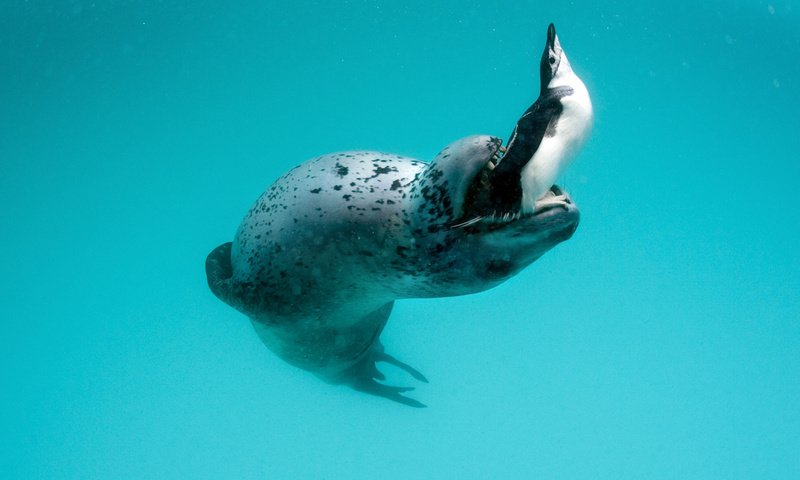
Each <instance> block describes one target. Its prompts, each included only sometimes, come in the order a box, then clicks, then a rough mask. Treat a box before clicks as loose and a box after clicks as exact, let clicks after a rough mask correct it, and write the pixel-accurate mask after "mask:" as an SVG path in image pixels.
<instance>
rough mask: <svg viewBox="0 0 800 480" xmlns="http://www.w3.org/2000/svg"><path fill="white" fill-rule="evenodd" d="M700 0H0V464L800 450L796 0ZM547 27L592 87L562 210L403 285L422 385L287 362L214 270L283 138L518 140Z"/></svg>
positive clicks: (335, 468) (625, 459) (47, 472)
mask: <svg viewBox="0 0 800 480" xmlns="http://www.w3.org/2000/svg"><path fill="white" fill-rule="evenodd" d="M697 3H698V2H688V1H687V2H678V3H673V4H670V5H666V4H665V5H662V6H647V5H645V4H643V3H642V2H632V1H619V2H605V3H602V2H599V3H598V2H570V3H569V4H565V2H553V4H549V3H546V2H505V1H503V2H494V3H491V4H479V3H463V2H437V3H435V4H434V5H431V4H430V3H429V2H421V1H407V2H402V3H401V2H371V1H352V2H340V3H334V2H321V3H315V2H302V3H295V4H293V5H292V6H291V8H290V7H288V6H287V5H285V4H282V3H277V2H272V1H267V2H252V1H251V2H235V3H232V4H230V3H223V2H181V3H178V2H176V3H170V2H94V3H93V2H82V1H77V0H76V1H69V2H47V1H42V2H19V1H10V2H3V3H2V4H1V5H0V202H2V203H1V205H2V207H0V222H2V235H1V236H0V242H2V243H0V245H2V247H3V252H4V256H3V261H2V262H0V264H1V265H2V266H0V273H2V281H1V282H2V283H0V286H2V292H3V294H2V298H3V299H4V302H3V303H4V304H5V309H4V312H3V314H2V317H1V318H2V324H3V334H2V335H1V336H0V338H1V340H0V345H2V350H1V351H0V355H2V357H0V358H2V364H3V368H2V373H1V374H0V375H2V377H0V384H1V385H2V387H1V388H0V402H1V404H0V406H2V408H1V409H0V422H2V423H1V424H0V425H1V428H0V431H2V437H1V438H0V445H2V447H0V471H3V472H4V474H3V476H4V477H5V478H20V479H53V478H59V479H60V478H69V479H72V478H76V479H77V478H81V479H83V478H237V479H238V478H276V479H284V478H285V479H289V478H325V479H361V478H363V479H372V478H441V479H449V478H458V479H471V478H475V479H482V478H520V479H523V478H524V479H527V478H566V479H569V478H610V479H622V478H631V479H633V478H648V479H662V478H663V479H676V478H680V479H689V478H697V479H708V478H720V479H722V478H724V479H740V478H741V479H744V478H764V479H794V478H800V381H798V379H800V273H798V272H800V254H798V252H797V244H798V240H800V234H799V232H800V229H799V227H800V218H798V213H797V209H796V208H795V205H796V203H797V202H796V199H794V200H793V197H792V195H794V194H795V193H796V191H797V188H798V187H797V185H798V184H800V162H798V158H800V157H799V156H798V151H799V150H800V135H798V133H797V125H798V122H797V112H798V111H800V94H799V93H798V92H800V61H799V60H800V13H798V10H799V9H800V5H797V4H796V2H782V1H776V2H773V3H766V2H722V1H719V2H705V4H704V5H696V4H697ZM550 21H553V22H555V24H556V26H557V27H558V31H559V36H560V39H561V42H562V45H563V47H564V49H565V51H566V52H567V53H568V55H569V58H570V61H571V63H572V65H573V67H574V68H575V69H576V71H577V72H578V73H579V74H580V75H581V77H582V78H583V79H584V81H585V83H586V84H587V87H588V88H589V91H590V92H591V94H592V97H593V101H594V106H595V115H596V123H595V130H594V134H593V137H592V139H591V140H590V142H589V143H588V144H587V146H586V147H585V149H584V150H583V151H582V153H581V155H580V157H579V158H578V159H577V161H576V163H575V164H574V165H573V167H572V168H571V169H570V171H569V172H568V173H567V175H566V177H565V178H564V179H563V180H562V181H561V182H560V183H561V184H562V185H564V186H565V187H566V188H567V190H568V191H569V192H570V193H571V195H572V197H573V199H574V200H575V201H576V202H577V203H578V205H579V206H580V207H581V212H582V217H581V219H582V220H581V225H580V227H579V228H578V231H577V232H576V234H575V236H574V237H573V238H572V239H571V240H570V241H568V242H566V243H564V244H562V245H560V246H558V247H557V248H556V249H554V250H553V251H551V252H550V253H548V254H547V255H545V257H543V258H542V259H540V260H539V261H538V262H536V263H535V264H534V265H532V266H531V267H530V268H528V269H527V270H525V271H524V272H523V273H521V274H520V275H518V276H517V277H515V278H513V279H512V280H511V281H509V282H507V283H506V284H504V285H502V286H500V287H498V288H495V289H493V290H490V291H488V292H485V293H482V294H479V295H473V296H467V297H458V298H448V299H432V300H424V301H423V300H407V301H401V302H398V303H397V305H396V307H395V311H394V313H393V314H392V315H393V316H392V319H391V320H390V322H389V325H388V327H387V329H386V331H385V333H384V334H383V340H384V343H385V344H386V346H387V350H388V351H391V352H393V353H394V354H396V355H397V356H398V357H399V358H402V359H403V360H406V361H408V362H409V363H411V364H412V365H414V366H415V367H417V368H419V369H420V370H421V371H423V372H424V373H425V374H426V376H427V377H428V378H429V379H430V384H429V385H422V386H420V387H419V388H418V389H417V390H416V391H415V392H413V396H414V397H415V398H417V399H419V400H421V401H423V402H424V403H426V404H427V405H428V406H429V408H427V409H423V410H419V409H412V408H408V407H405V406H402V405H398V404H395V403H392V402H388V401H385V400H383V399H379V398H376V397H371V396H367V395H364V394H359V393H357V392H354V391H351V390H349V389H346V388H343V387H335V386H330V385H327V384H325V383H323V382H321V381H319V380H317V379H315V378H314V377H313V376H311V375H310V374H307V373H304V372H302V371H300V370H296V369H294V368H292V367H290V366H288V365H287V364H285V363H283V362H281V361H280V360H279V359H278V358H277V357H275V356H274V355H273V354H271V353H270V352H269V351H268V350H267V349H265V348H264V347H263V346H262V344H261V342H260V341H259V339H258V338H257V337H256V335H255V334H254V332H253V331H252V328H251V326H250V325H249V322H248V321H247V320H246V318H245V317H243V316H242V315H241V314H239V313H237V312H236V311H234V310H233V309H231V308H229V307H228V306H226V305H224V304H223V303H222V302H220V301H219V300H217V299H216V298H215V297H214V296H213V295H211V293H210V292H209V291H208V288H207V286H206V280H205V274H204V270H203V262H204V259H205V256H206V254H207V253H208V252H209V251H210V250H211V248H213V247H214V246H216V245H218V244H220V243H222V242H225V241H229V240H230V239H231V238H232V236H233V234H234V232H235V229H236V227H237V225H238V223H239V221H240V220H241V218H242V216H243V215H244V213H245V212H246V210H247V208H248V207H249V206H250V204H251V203H252V202H253V201H254V200H255V199H256V198H257V197H258V195H259V194H260V193H261V192H262V191H263V189H264V188H265V187H266V186H268V185H269V184H270V183H271V182H272V181H273V180H274V179H275V178H277V177H278V176H279V175H280V174H281V173H282V172H284V171H286V170H288V169H289V168H291V167H292V166H294V165H296V164H297V163H299V162H301V161H303V160H305V159H307V158H309V157H312V156H315V155H317V154H320V153H325V152H330V151H336V150H346V149H355V148H368V149H376V150H384V151H390V152H397V153H401V154H405V155H410V156H415V157H418V158H422V159H430V158H432V157H433V156H434V155H435V154H436V153H437V152H438V151H439V149H441V148H442V147H443V146H444V145H446V144H448V143H450V142H451V141H453V140H455V139H457V138H460V137H463V136H466V135H469V134H473V133H488V134H495V135H500V136H504V137H505V136H507V135H508V134H509V133H510V131H511V128H512V127H513V125H514V122H515V121H516V119H517V118H518V116H519V115H520V113H522V111H524V110H525V108H527V106H528V105H529V104H530V103H531V102H532V101H533V100H534V99H535V97H536V95H537V93H538V74H537V69H536V63H537V62H538V58H539V55H540V52H541V48H542V46H543V43H544V36H545V29H546V27H547V24H548V23H549V22H550ZM388 373H389V376H390V379H392V377H393V376H395V377H397V378H399V379H401V381H403V382H406V381H407V377H404V376H402V375H400V374H397V372H392V371H388Z"/></svg>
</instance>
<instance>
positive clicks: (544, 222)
mask: <svg viewBox="0 0 800 480" xmlns="http://www.w3.org/2000/svg"><path fill="white" fill-rule="evenodd" d="M501 145H502V142H501V140H500V139H499V138H497V137H490V136H485V135H481V136H472V137H467V138H464V139H461V140H458V141H456V142H454V143H453V144H451V145H449V146H448V147H447V148H445V149H444V150H443V151H442V152H441V153H439V155H437V157H436V158H435V159H434V160H433V161H432V162H431V163H430V165H429V166H428V167H427V168H426V169H425V170H424V171H423V172H422V173H421V174H420V178H418V180H417V182H415V183H416V185H415V187H414V189H413V190H412V192H411V194H412V202H414V203H412V205H415V206H416V207H415V211H416V220H417V223H416V225H415V226H416V229H415V232H416V233H417V244H418V246H419V247H421V248H422V249H423V250H424V251H426V252H427V253H429V258H430V259H431V261H430V262H429V264H428V265H429V267H430V271H429V272H428V273H429V274H430V275H436V276H438V279H439V281H444V282H448V281H451V280H450V279H452V282H453V283H454V284H455V283H457V284H458V285H460V287H462V288H460V289H459V288H458V287H456V286H455V285H454V289H453V294H460V293H468V292H470V291H478V290H483V289H485V288H486V285H487V283H490V284H497V283H500V282H502V281H503V280H506V279H507V278H509V277H511V276H512V275H514V274H515V273H517V272H518V271H519V270H521V269H522V268H524V267H526V266H527V265H529V264H530V263H531V262H533V261H534V260H536V259H537V258H539V257H541V256H542V255H543V254H544V253H545V252H547V251H548V250H550V249H551V248H553V247H554V246H556V245H557V244H559V243H561V242H563V241H564V240H567V239H569V238H570V237H571V236H572V234H573V233H574V232H575V229H576V228H577V226H578V221H579V217H580V213H579V211H578V207H577V206H575V204H574V203H573V202H572V200H571V199H570V197H569V195H568V194H567V193H566V192H564V191H563V190H562V189H561V188H560V187H558V186H555V185H554V186H553V187H552V188H551V189H550V190H549V191H548V192H547V193H546V194H545V195H543V196H542V197H541V198H539V199H538V200H537V201H536V206H535V208H534V210H533V211H532V212H523V211H522V210H521V209H518V210H515V211H506V212H503V213H491V214H488V215H487V214H486V213H485V212H487V207H486V205H485V204H484V202H488V201H490V199H489V196H488V195H487V192H488V191H489V189H491V188H492V185H491V183H490V181H489V180H490V174H491V172H492V170H493V169H494V168H495V165H496V161H497V159H498V158H499V156H500V155H502V147H501ZM521 194H522V193H521V192H519V193H518V195H521ZM516 204H517V205H520V202H516ZM478 286H482V288H478Z"/></svg>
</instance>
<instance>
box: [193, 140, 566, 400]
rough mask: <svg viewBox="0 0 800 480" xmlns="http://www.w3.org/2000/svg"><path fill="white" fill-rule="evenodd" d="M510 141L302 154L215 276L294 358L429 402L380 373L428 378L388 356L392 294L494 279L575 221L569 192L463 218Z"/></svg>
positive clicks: (365, 385)
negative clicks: (422, 155) (477, 218)
mask: <svg viewBox="0 0 800 480" xmlns="http://www.w3.org/2000/svg"><path fill="white" fill-rule="evenodd" d="M500 145H501V142H500V140H499V139H498V138H496V137H489V136H475V137H468V138H466V139H464V140H460V141H458V142H455V143H454V144H452V145H450V146H449V147H447V148H445V149H444V150H443V151H442V152H441V153H440V154H439V155H438V156H437V157H436V158H435V159H434V160H433V162H431V163H426V162H421V161H417V160H414V159H410V158H406V157H402V156H398V155H388V154H383V153H377V152H346V153H338V154H331V155H324V156H321V157H318V158H315V159H313V160H310V161H308V162H306V163H303V164H301V165H300V166H298V167H296V168H294V169H293V170H291V171H290V172H288V173H287V174H286V175H284V176H282V177H281V178H279V179H278V180H277V181H276V182H275V183H274V184H273V185H272V186H271V187H270V188H269V189H268V190H267V191H266V192H265V193H264V194H263V195H262V196H261V197H260V198H259V199H258V200H257V201H256V203H255V204H254V205H253V207H252V208H251V209H250V211H249V212H248V214H247V215H246V217H245V219H244V220H243V221H242V224H241V225H240V227H239V230H238V232H237V234H236V237H235V239H234V241H233V242H232V243H228V244H224V245H222V246H220V247H218V248H217V249H216V250H214V251H213V252H212V253H211V255H209V259H208V261H207V270H208V276H209V285H210V286H211V289H212V291H213V292H214V293H215V294H216V295H217V296H219V297H220V298H222V299H223V300H225V301H226V302H228V303H229V304H231V305H232V306H234V307H236V308H237V309H239V310H241V311H242V312H243V313H245V314H247V315H248V316H249V317H250V318H251V320H252V321H253V325H254V327H255V328H256V331H257V332H258V333H259V335H260V337H261V339H262V340H263V341H264V343H265V344H266V345H267V346H268V347H269V348H270V349H271V350H273V351H274V352H275V353H277V354H278V355H279V356H281V357H282V358H283V359H284V360H286V361H288V362H290V363H292V364H294V365H296V366H298V367H301V368H303V369H306V370H309V371H312V372H314V373H316V374H317V375H319V376H320V377H322V378H324V379H326V380H328V381H330V382H332V383H346V384H349V385H351V386H353V387H355V388H357V389H360V390H364V391H368V392H370V393H374V394H377V395H382V396H386V397H389V398H392V399H393V400H397V401H400V402H403V403H406V404H409V405H414V406H419V405H420V404H419V403H418V402H416V401H414V400H411V399H408V398H407V397H404V396H402V395H401V393H402V392H403V391H404V390H405V389H402V388H396V387H389V386H386V385H383V384H380V383H377V382H375V380H374V379H375V378H381V375H380V373H379V372H378V371H377V369H376V368H375V366H374V364H375V362H376V361H386V362H390V363H393V364H395V365H398V366H400V367H401V368H403V369H405V370H406V371H408V372H409V373H411V374H412V375H413V376H415V377H416V378H418V379H420V380H424V377H422V375H421V374H419V372H417V371H416V370H413V369H412V368H411V367H409V366H408V365H405V364H403V363H401V362H399V361H397V360H396V359H394V358H392V357H391V356H389V355H387V354H385V353H384V352H383V348H382V346H381V344H380V341H379V336H380V332H381V331H382V329H383V326H384V325H385V323H386V320H387V319H388V316H389V313H390V312H391V308H392V304H393V302H394V300H396V299H399V298H409V297H439V296H449V295H461V294H467V293H473V292H478V291H481V290H485V289H488V288H491V287H493V286H495V285H497V284H498V283H500V282H502V281H504V280H506V279H507V278H509V277H510V276H512V275H513V274H514V273H516V272H517V271H519V270H520V269H521V268H524V267H525V266H526V265H528V264H529V263H531V262H532V261H533V260H535V259H536V258H538V257H539V256H540V255H542V254H543V253H544V252H545V251H547V250H549V249H550V248H552V247H553V246H554V245H556V244H557V243H559V242H561V241H563V240H565V239H567V238H569V236H571V235H572V232H573V231H574V229H575V227H576V226H577V220H578V211H577V208H575V206H574V205H573V204H572V203H571V202H570V200H569V198H568V197H567V196H566V194H562V193H561V192H560V191H557V190H554V192H553V193H552V195H551V196H550V197H548V198H550V203H548V205H552V204H553V203H552V202H553V201H556V202H558V206H559V208H557V209H547V210H546V211H544V212H541V213H540V214H537V215H531V216H527V217H523V218H519V219H517V220H515V221H513V222H506V223H493V222H484V223H476V224H474V225H471V226H469V227H465V228H454V227H453V226H452V225H453V222H454V221H456V220H457V219H458V218H461V217H463V216H464V215H466V214H468V212H465V211H464V206H465V204H466V203H467V202H465V196H466V195H467V194H468V192H469V191H470V189H471V188H474V185H473V184H474V183H475V181H476V178H478V177H479V176H480V173H481V172H482V171H484V170H485V169H486V166H487V165H488V164H489V162H490V160H491V159H492V158H493V157H496V154H497V152H498V150H499V148H500Z"/></svg>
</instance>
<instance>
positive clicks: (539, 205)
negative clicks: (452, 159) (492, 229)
mask: <svg viewBox="0 0 800 480" xmlns="http://www.w3.org/2000/svg"><path fill="white" fill-rule="evenodd" d="M505 153H506V148H505V147H503V146H502V145H498V147H497V149H496V150H495V151H494V153H493V154H492V156H491V157H490V158H489V159H488V160H487V162H486V165H485V166H484V168H482V169H481V170H480V171H479V172H478V173H477V174H476V175H475V178H474V179H473V180H472V183H471V185H470V187H469V189H468V191H467V195H466V198H465V199H464V205H463V213H462V215H461V217H460V218H459V219H458V220H457V221H455V222H453V223H452V224H451V225H450V228H464V227H469V226H471V225H476V224H478V223H484V224H492V225H498V224H501V225H502V224H506V223H510V222H513V221H516V220H519V219H521V218H523V217H525V218H534V217H537V218H545V217H550V216H554V215H557V214H558V213H559V212H561V211H566V210H569V208H570V206H571V207H572V208H575V207H574V204H573V203H572V199H570V197H569V195H567V193H566V192H565V191H564V190H563V189H561V187H559V186H558V185H553V186H552V187H550V189H549V190H548V191H546V192H545V193H544V194H543V195H542V196H541V197H539V198H538V199H536V203H535V205H534V210H533V212H530V213H522V208H521V202H522V189H521V187H520V185H519V177H518V176H517V177H516V179H515V181H514V182H508V181H506V178H504V177H499V176H497V175H494V174H493V173H494V170H495V169H496V168H497V165H499V164H500V162H502V161H503V157H504V154H505Z"/></svg>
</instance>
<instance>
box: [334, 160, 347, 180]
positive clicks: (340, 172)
mask: <svg viewBox="0 0 800 480" xmlns="http://www.w3.org/2000/svg"><path fill="white" fill-rule="evenodd" d="M348 173H350V169H349V168H347V167H345V166H344V165H342V164H341V163H339V162H336V175H337V176H339V177H344V176H345V175H347V174H348Z"/></svg>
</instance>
